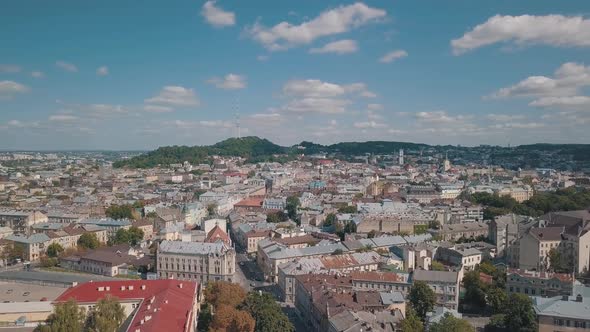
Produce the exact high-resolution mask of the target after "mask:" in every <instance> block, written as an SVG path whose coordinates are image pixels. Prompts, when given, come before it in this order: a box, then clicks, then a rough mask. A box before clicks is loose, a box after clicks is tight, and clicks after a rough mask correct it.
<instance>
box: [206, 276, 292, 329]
mask: <svg viewBox="0 0 590 332" xmlns="http://www.w3.org/2000/svg"><path fill="white" fill-rule="evenodd" d="M204 294H205V302H206V303H205V304H204V305H203V307H202V309H201V313H200V314H199V318H198V324H197V328H198V330H199V331H210V332H222V331H228V332H293V331H294V330H295V329H294V327H293V325H292V324H291V322H290V321H289V319H288V318H287V316H286V315H285V314H284V313H283V312H282V311H281V307H280V306H279V305H278V304H277V303H276V301H275V300H274V298H273V297H272V295H271V294H269V293H263V292H261V293H258V292H250V293H246V292H245V291H244V290H243V289H242V287H240V286H239V285H237V284H232V283H229V282H224V281H216V282H212V283H209V285H207V288H206V289H205V292H204Z"/></svg>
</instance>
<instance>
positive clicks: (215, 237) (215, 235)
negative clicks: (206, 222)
mask: <svg viewBox="0 0 590 332" xmlns="http://www.w3.org/2000/svg"><path fill="white" fill-rule="evenodd" d="M217 241H222V242H224V243H225V244H227V245H228V246H229V245H231V240H230V239H229V236H228V235H227V233H226V232H224V231H223V229H221V227H219V225H215V227H213V228H212V229H211V230H210V231H209V234H207V237H206V238H205V242H209V243H215V242H217Z"/></svg>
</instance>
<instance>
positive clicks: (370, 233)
mask: <svg viewBox="0 0 590 332" xmlns="http://www.w3.org/2000/svg"><path fill="white" fill-rule="evenodd" d="M375 235H377V231H376V230H374V229H372V230H370V231H369V233H367V238H369V239H372V238H374V237H375Z"/></svg>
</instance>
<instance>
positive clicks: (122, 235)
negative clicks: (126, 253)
mask: <svg viewBox="0 0 590 332" xmlns="http://www.w3.org/2000/svg"><path fill="white" fill-rule="evenodd" d="M142 240H143V230H141V229H140V228H138V227H136V226H131V227H130V228H129V229H123V228H120V229H118V230H117V232H116V233H115V236H114V237H112V238H111V244H113V245H116V244H129V245H132V246H135V245H137V244H139V243H141V241H142Z"/></svg>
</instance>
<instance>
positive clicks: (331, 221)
mask: <svg viewBox="0 0 590 332" xmlns="http://www.w3.org/2000/svg"><path fill="white" fill-rule="evenodd" d="M335 223H336V215H335V214H334V213H328V215H327V216H326V219H325V220H324V227H330V226H332V225H334V224H335Z"/></svg>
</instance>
